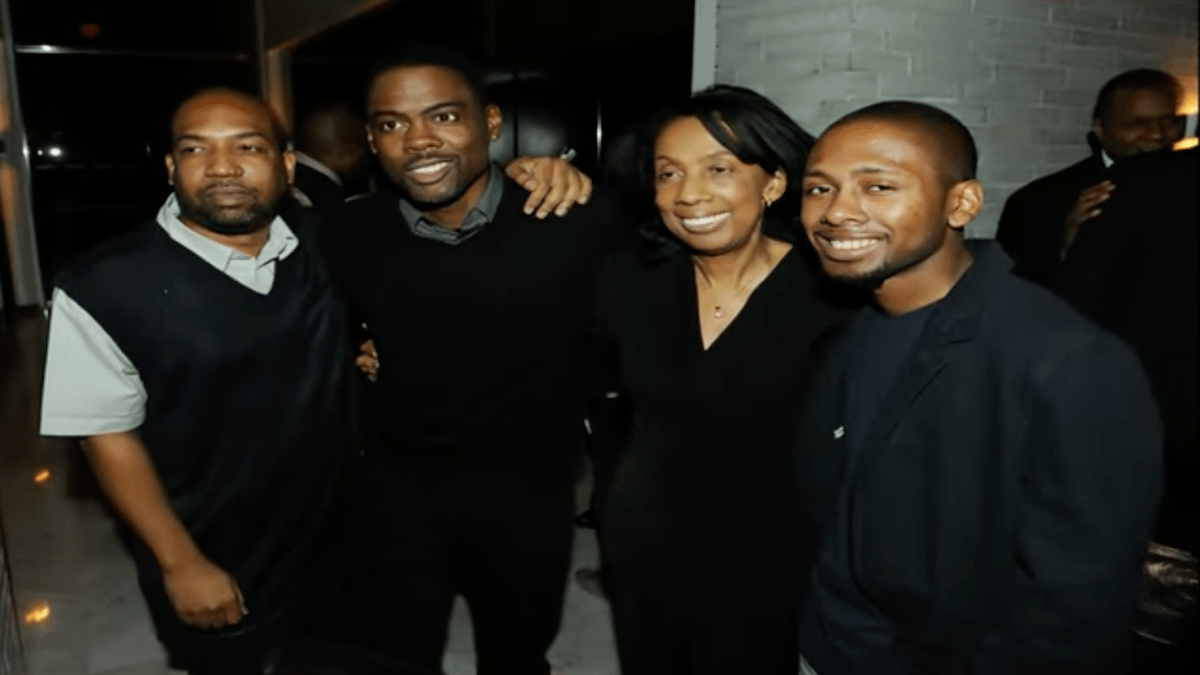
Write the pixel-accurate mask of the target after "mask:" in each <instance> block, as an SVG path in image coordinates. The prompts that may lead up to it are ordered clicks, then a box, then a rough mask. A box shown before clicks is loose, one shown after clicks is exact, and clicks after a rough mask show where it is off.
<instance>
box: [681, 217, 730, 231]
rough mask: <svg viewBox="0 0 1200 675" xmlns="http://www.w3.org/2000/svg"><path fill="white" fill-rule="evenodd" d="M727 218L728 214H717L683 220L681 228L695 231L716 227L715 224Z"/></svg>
mask: <svg viewBox="0 0 1200 675" xmlns="http://www.w3.org/2000/svg"><path fill="white" fill-rule="evenodd" d="M728 217H729V213H718V214H715V215H711V216H701V217H699V218H684V219H683V226H684V227H686V228H688V229H689V230H697V229H702V228H705V227H710V226H712V225H716V224H717V223H719V222H721V221H722V220H725V219H726V218H728Z"/></svg>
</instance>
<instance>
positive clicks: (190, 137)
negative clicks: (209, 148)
mask: <svg viewBox="0 0 1200 675" xmlns="http://www.w3.org/2000/svg"><path fill="white" fill-rule="evenodd" d="M213 138H233V139H239V140H240V139H243V138H261V139H263V140H264V141H270V140H271V139H270V138H268V137H267V135H266V134H264V133H263V132H261V131H240V132H238V133H236V134H229V135H228V136H203V135H201V134H180V135H179V136H177V137H176V138H175V144H176V145H178V144H180V143H182V142H184V141H208V140H212V139H213Z"/></svg>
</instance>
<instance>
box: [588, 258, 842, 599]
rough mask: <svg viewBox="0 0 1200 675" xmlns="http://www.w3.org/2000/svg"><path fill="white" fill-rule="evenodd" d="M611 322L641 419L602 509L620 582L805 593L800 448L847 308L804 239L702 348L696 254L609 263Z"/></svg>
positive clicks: (719, 594)
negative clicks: (830, 338)
mask: <svg viewBox="0 0 1200 675" xmlns="http://www.w3.org/2000/svg"><path fill="white" fill-rule="evenodd" d="M598 311H599V314H600V324H601V327H602V330H603V331H604V332H605V333H606V337H607V339H608V340H609V341H610V342H611V344H612V345H614V347H615V350H616V354H617V357H618V358H617V361H618V362H619V364H620V384H621V388H622V393H623V395H626V396H628V397H629V398H630V401H631V403H632V406H633V409H634V424H633V429H632V432H631V436H630V439H629V441H628V442H627V444H626V447H625V450H624V453H623V455H622V458H621V463H620V466H619V468H618V469H617V472H616V477H615V479H614V484H613V487H612V491H611V493H610V496H609V499H608V505H607V508H606V512H605V517H606V520H605V529H604V536H603V541H602V546H603V551H602V552H603V556H604V564H605V568H606V574H607V578H608V581H609V584H610V588H611V589H612V590H613V591H615V592H618V593H620V592H626V591H629V592H639V591H644V590H648V589H654V590H667V591H669V592H684V593H687V594H689V595H692V596H695V595H708V596H710V597H713V598H714V599H718V598H719V599H723V600H727V601H734V602H735V604H741V603H747V602H748V603H751V604H762V603H769V604H772V605H776V604H778V603H791V602H795V601H796V600H797V599H798V597H799V595H800V593H801V592H802V588H803V587H804V585H805V582H806V580H807V576H808V565H809V557H810V554H809V550H810V548H811V543H812V542H810V541H809V540H808V537H807V536H806V533H807V532H808V530H809V528H808V527H807V523H806V520H805V519H806V515H805V514H804V510H803V504H802V500H801V499H800V495H799V494H798V492H799V490H798V487H797V475H796V468H795V465H794V453H795V452H796V451H797V447H796V439H797V436H798V423H799V418H800V414H801V412H802V407H803V404H804V400H805V398H806V395H807V393H808V386H809V380H810V376H811V374H812V372H811V371H812V368H813V366H814V363H813V349H812V347H813V345H814V343H815V342H816V340H817V339H818V337H819V336H820V335H821V334H823V333H824V332H825V331H826V330H827V329H828V328H829V327H830V326H831V324H833V323H834V322H835V321H836V320H837V319H838V318H839V317H840V316H842V313H841V312H839V311H838V310H837V309H835V308H833V307H832V306H831V305H829V304H827V303H826V302H825V301H824V300H823V299H822V296H821V294H820V292H819V290H818V283H817V278H816V274H815V273H814V267H813V266H811V265H810V261H809V260H808V259H806V258H805V257H803V255H802V250H801V248H800V247H796V248H793V249H792V251H790V252H789V253H788V254H787V255H786V256H785V257H784V258H783V259H782V260H781V261H780V262H779V264H778V265H777V266H776V268H775V269H774V270H773V271H772V272H771V273H770V275H769V276H768V277H767V278H766V279H765V280H763V282H762V283H761V284H760V285H759V286H758V288H757V289H755V290H754V292H753V293H752V294H751V296H750V297H749V299H748V300H747V302H746V304H745V306H744V307H743V309H742V311H741V312H740V313H739V314H738V315H737V317H735V318H734V320H733V321H732V322H731V324H730V325H729V326H727V327H726V329H725V331H724V333H722V334H721V335H720V336H719V337H718V338H717V339H716V341H715V342H713V344H712V345H711V346H710V347H709V349H708V350H705V349H704V348H703V344H702V340H701V335H700V325H699V315H698V310H697V297H696V286H695V277H694V271H693V267H692V261H691V257H690V256H689V255H688V254H687V253H680V254H677V255H675V256H674V257H672V258H669V259H667V260H665V261H661V262H657V263H650V262H646V261H644V260H642V259H640V258H639V257H638V256H637V254H636V253H633V252H627V253H622V254H618V255H617V256H614V257H613V258H612V259H610V260H609V262H608V265H607V266H606V269H605V271H604V273H603V275H602V277H601V286H600V295H599V302H598Z"/></svg>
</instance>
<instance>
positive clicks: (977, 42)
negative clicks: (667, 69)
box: [716, 0, 1200, 236]
mask: <svg viewBox="0 0 1200 675" xmlns="http://www.w3.org/2000/svg"><path fill="white" fill-rule="evenodd" d="M1198 5H1200V0H718V6H717V45H716V47H717V50H716V51H717V69H716V79H717V81H718V82H731V83H736V84H742V85H745V86H749V87H752V88H754V89H756V90H758V91H760V92H762V93H763V94H765V95H767V96H769V97H771V98H772V99H773V100H775V101H776V102H778V103H779V104H780V105H781V106H783V107H784V109H785V110H787V111H788V112H789V113H790V114H791V115H792V116H793V117H795V118H796V120H797V121H799V122H800V124H801V125H803V126H804V128H806V129H808V130H809V131H810V132H812V133H818V132H820V131H823V130H824V129H825V127H826V126H828V125H829V123H831V122H833V121H834V120H835V119H837V118H838V117H840V116H842V115H844V114H846V113H848V112H850V111H852V110H856V109H858V108H860V107H862V106H864V105H866V104H868V103H872V102H875V101H879V100H884V99H889V98H906V99H911V100H918V101H925V102H928V103H932V104H935V105H938V106H941V107H943V108H945V109H946V110H948V111H950V112H951V113H953V114H954V115H956V116H957V117H958V118H959V119H961V120H962V121H963V122H964V123H965V124H966V125H967V126H968V127H970V128H971V130H972V132H973V133H974V134H975V136H976V142H977V143H978V144H979V148H980V167H979V174H980V178H981V180H982V181H983V183H984V187H985V190H986V193H987V196H986V206H985V208H984V212H983V214H981V216H980V217H979V218H978V219H977V220H976V221H975V223H973V224H972V226H971V228H970V233H971V234H972V235H974V236H991V235H992V234H993V233H994V232H995V227H996V220H997V219H998V218H999V214H1000V208H1001V206H1002V205H1003V203H1004V200H1005V199H1006V198H1007V197H1008V195H1009V194H1011V193H1012V191H1013V190H1015V189H1016V188H1018V187H1020V186H1021V185H1023V184H1025V183H1027V182H1028V181H1030V180H1032V179H1034V178H1036V177H1038V176H1042V175H1045V174H1047V173H1050V172H1052V171H1055V170H1057V169H1060V168H1062V167H1064V166H1066V165H1068V164H1071V163H1074V162H1075V161H1078V160H1079V159H1080V158H1082V157H1084V156H1085V155H1086V154H1087V152H1088V150H1087V145H1086V142H1085V136H1086V134H1087V130H1088V127H1089V125H1090V121H1091V120H1090V117H1091V107H1092V104H1093V102H1094V101H1095V97H1096V93H1097V91H1098V90H1099V88H1100V86H1101V85H1102V84H1103V83H1104V82H1105V81H1106V80H1107V79H1109V78H1110V77H1112V76H1114V75H1116V74H1117V73H1120V72H1122V71H1125V70H1129V69H1132V68H1140V67H1153V68H1160V69H1163V70H1166V71H1168V72H1172V73H1174V74H1175V75H1176V76H1178V77H1180V78H1181V79H1182V80H1184V84H1185V86H1186V87H1187V88H1188V89H1189V90H1190V91H1193V92H1194V91H1195V90H1196V73H1197V38H1196V35H1197V12H1198Z"/></svg>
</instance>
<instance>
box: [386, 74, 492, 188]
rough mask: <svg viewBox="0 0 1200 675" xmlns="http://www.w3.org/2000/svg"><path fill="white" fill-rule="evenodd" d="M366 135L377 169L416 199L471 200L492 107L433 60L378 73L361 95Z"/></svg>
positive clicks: (484, 157)
mask: <svg viewBox="0 0 1200 675" xmlns="http://www.w3.org/2000/svg"><path fill="white" fill-rule="evenodd" d="M367 113H368V115H369V117H370V120H369V122H368V139H369V141H370V144H371V149H372V150H374V151H375V152H376V153H377V154H378V155H379V162H380V164H381V165H382V166H383V169H384V171H386V172H387V174H388V176H390V177H391V179H392V180H393V181H395V183H396V184H397V185H398V186H400V188H401V189H402V190H404V192H405V194H407V195H408V196H409V197H410V198H411V199H412V200H413V201H414V202H417V203H418V205H421V206H427V207H430V208H439V207H445V206H449V205H453V204H457V203H459V202H460V201H462V202H464V203H466V204H467V205H468V206H469V205H471V204H474V203H475V201H477V200H478V198H479V196H480V194H482V192H483V187H484V186H485V185H486V183H487V181H486V176H487V172H488V142H489V140H490V139H492V138H495V137H496V136H497V134H499V133H500V110H499V108H497V107H496V106H494V105H489V106H486V107H485V106H484V105H483V104H482V102H481V101H480V100H479V96H478V95H477V94H476V93H475V92H474V91H472V89H471V87H470V85H469V84H468V83H467V81H466V79H465V78H464V77H463V76H462V75H460V74H459V73H458V72H456V71H454V70H452V69H450V68H444V67H441V66H399V67H396V68H392V69H391V70H388V71H385V72H383V73H380V74H379V76H377V77H376V78H375V80H374V82H372V84H371V91H370V94H369V96H368V98H367Z"/></svg>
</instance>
